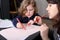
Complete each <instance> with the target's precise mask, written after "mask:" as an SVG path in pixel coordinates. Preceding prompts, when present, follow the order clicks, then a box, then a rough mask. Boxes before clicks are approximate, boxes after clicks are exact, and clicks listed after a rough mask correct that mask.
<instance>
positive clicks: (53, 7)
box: [46, 4, 58, 19]
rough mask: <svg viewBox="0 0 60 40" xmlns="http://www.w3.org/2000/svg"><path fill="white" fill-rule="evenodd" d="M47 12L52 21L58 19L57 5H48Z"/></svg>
mask: <svg viewBox="0 0 60 40" xmlns="http://www.w3.org/2000/svg"><path fill="white" fill-rule="evenodd" d="M46 10H47V11H48V15H49V18H50V19H52V18H54V17H56V16H57V14H58V7H57V4H48V7H47V8H46Z"/></svg>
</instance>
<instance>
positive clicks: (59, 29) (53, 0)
mask: <svg viewBox="0 0 60 40" xmlns="http://www.w3.org/2000/svg"><path fill="white" fill-rule="evenodd" d="M47 2H48V3H50V4H57V7H58V11H59V12H58V14H57V18H56V19H58V20H57V21H56V23H55V24H54V25H53V27H54V28H57V32H58V33H59V34H60V0H47Z"/></svg>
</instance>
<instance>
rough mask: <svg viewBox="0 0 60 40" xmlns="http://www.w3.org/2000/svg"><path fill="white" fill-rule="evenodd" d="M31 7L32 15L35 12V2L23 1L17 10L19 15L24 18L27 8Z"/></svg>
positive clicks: (30, 0)
mask: <svg viewBox="0 0 60 40" xmlns="http://www.w3.org/2000/svg"><path fill="white" fill-rule="evenodd" d="M30 4H31V5H32V6H33V8H34V13H36V12H37V7H36V2H35V0H23V1H22V3H21V5H20V7H19V8H18V12H19V15H22V16H25V13H26V12H27V8H26V7H27V6H28V5H30Z"/></svg>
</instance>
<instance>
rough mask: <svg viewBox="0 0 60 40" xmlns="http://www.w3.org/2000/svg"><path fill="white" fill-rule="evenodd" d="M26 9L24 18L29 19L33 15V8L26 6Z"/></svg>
mask: <svg viewBox="0 0 60 40" xmlns="http://www.w3.org/2000/svg"><path fill="white" fill-rule="evenodd" d="M26 8H27V12H26V14H25V16H27V17H28V18H30V17H31V16H32V15H33V14H34V8H33V6H32V5H28V6H27V7H26Z"/></svg>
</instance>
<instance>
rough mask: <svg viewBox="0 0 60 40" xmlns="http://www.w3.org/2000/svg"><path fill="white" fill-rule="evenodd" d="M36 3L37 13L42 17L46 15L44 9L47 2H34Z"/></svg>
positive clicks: (43, 0)
mask: <svg viewBox="0 0 60 40" xmlns="http://www.w3.org/2000/svg"><path fill="white" fill-rule="evenodd" d="M35 1H36V3H37V7H38V13H39V14H40V15H41V16H43V15H44V14H46V13H47V11H46V7H47V2H46V0H35Z"/></svg>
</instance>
